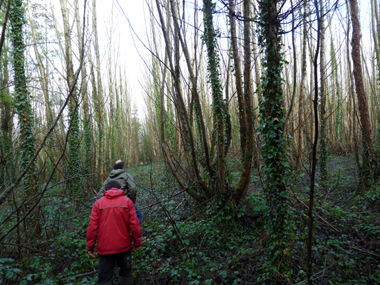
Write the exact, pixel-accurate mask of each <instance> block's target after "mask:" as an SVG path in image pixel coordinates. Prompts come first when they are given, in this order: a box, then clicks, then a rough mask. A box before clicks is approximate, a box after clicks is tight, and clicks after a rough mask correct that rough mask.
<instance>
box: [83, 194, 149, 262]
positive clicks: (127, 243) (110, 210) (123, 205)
mask: <svg viewBox="0 0 380 285" xmlns="http://www.w3.org/2000/svg"><path fill="white" fill-rule="evenodd" d="M124 195H125V192H124V191H122V190H120V189H116V188H111V189H110V190H108V191H106V192H104V197H102V198H100V199H99V200H97V201H96V202H95V204H94V206H93V207H92V211H91V218H90V223H89V225H88V228H87V250H88V251H93V250H94V247H95V243H96V239H98V246H97V250H96V251H97V252H98V253H99V254H114V253H119V252H124V251H127V250H130V249H131V248H132V241H131V232H132V238H133V243H134V246H135V247H139V246H141V245H142V242H141V229H140V223H139V220H138V219H137V215H136V210H135V206H134V205H133V202H132V200H131V199H129V198H128V197H126V196H124Z"/></svg>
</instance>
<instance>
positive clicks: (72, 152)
mask: <svg viewBox="0 0 380 285" xmlns="http://www.w3.org/2000/svg"><path fill="white" fill-rule="evenodd" d="M60 2H61V9H62V18H63V29H64V33H65V61H66V74H67V87H68V96H70V100H69V131H68V132H69V134H68V142H69V151H68V156H69V161H68V168H69V175H70V177H75V176H78V175H79V172H80V151H79V150H80V144H79V142H80V132H79V114H78V112H79V102H78V95H77V92H76V89H75V77H74V69H73V60H72V48H71V28H70V24H69V14H68V10H67V2H66V0H60ZM69 191H70V194H71V195H72V196H73V197H78V196H79V195H81V183H80V179H78V178H76V179H71V180H70V182H69Z"/></svg>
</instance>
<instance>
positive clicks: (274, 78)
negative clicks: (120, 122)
mask: <svg viewBox="0 0 380 285" xmlns="http://www.w3.org/2000/svg"><path fill="white" fill-rule="evenodd" d="M278 2H279V1H272V0H262V1H260V3H259V8H260V22H259V25H260V30H259V32H260V37H259V40H260V42H261V44H262V46H263V47H264V58H263V61H262V65H263V68H264V70H265V72H264V74H265V75H264V76H263V77H262V97H261V98H260V133H261V137H262V147H261V151H262V157H263V159H264V162H265V166H264V170H265V175H266V184H265V193H266V197H267V203H268V206H269V245H268V251H269V252H268V261H269V263H270V264H271V266H272V268H273V269H274V270H275V271H278V272H280V273H281V272H283V270H284V266H286V259H287V258H286V256H287V253H288V241H289V231H290V226H289V217H288V210H289V209H288V204H289V197H288V192H287V189H286V184H285V179H286V172H287V169H288V167H289V166H288V162H287V156H286V153H287V150H286V147H285V146H286V142H285V136H284V134H283V131H284V122H285V110H284V94H283V88H282V81H283V79H282V78H281V71H282V68H283V64H284V58H283V57H284V55H283V52H282V49H281V47H282V45H281V26H280V19H279V15H278V11H277V4H278Z"/></svg>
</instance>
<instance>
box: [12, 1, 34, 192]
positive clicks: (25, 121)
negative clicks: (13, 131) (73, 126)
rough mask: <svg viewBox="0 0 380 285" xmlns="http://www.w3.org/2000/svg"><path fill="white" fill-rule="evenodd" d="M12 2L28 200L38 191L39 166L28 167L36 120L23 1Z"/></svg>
mask: <svg viewBox="0 0 380 285" xmlns="http://www.w3.org/2000/svg"><path fill="white" fill-rule="evenodd" d="M9 1H11V0H9ZM12 2H13V3H12V5H11V10H10V20H11V23H12V25H11V27H12V29H11V33H10V37H11V41H12V45H13V49H12V63H13V69H14V86H15V87H14V88H15V89H14V90H15V96H14V97H15V106H16V110H17V114H18V119H19V126H20V137H21V139H20V141H21V168H22V171H25V170H26V171H27V176H26V181H25V184H24V186H25V188H24V189H25V190H24V191H25V196H26V197H27V198H28V197H31V196H32V195H33V194H35V191H36V189H35V184H36V179H35V172H36V167H37V165H36V163H35V161H34V162H33V163H32V164H31V165H30V166H29V167H28V165H29V164H30V162H31V161H32V158H33V156H34V153H35V145H34V141H35V138H34V135H33V124H34V118H33V114H32V109H31V105H30V101H29V96H28V95H29V94H28V89H27V87H26V77H25V56H24V52H25V44H24V38H23V25H24V23H25V20H24V9H23V7H22V0H12ZM27 168H28V169H27Z"/></svg>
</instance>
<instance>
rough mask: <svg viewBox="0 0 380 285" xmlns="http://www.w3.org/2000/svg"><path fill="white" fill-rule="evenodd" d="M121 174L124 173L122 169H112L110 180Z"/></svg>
mask: <svg viewBox="0 0 380 285" xmlns="http://www.w3.org/2000/svg"><path fill="white" fill-rule="evenodd" d="M123 172H124V170H123V169H114V170H112V171H111V173H110V178H115V177H117V176H119V175H120V174H121V173H123Z"/></svg>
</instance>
